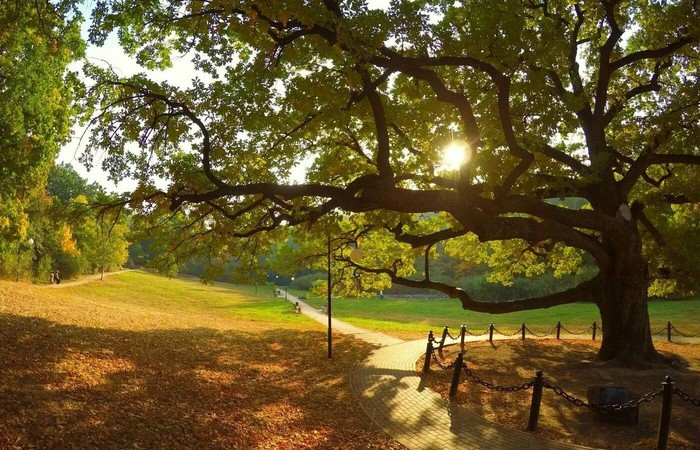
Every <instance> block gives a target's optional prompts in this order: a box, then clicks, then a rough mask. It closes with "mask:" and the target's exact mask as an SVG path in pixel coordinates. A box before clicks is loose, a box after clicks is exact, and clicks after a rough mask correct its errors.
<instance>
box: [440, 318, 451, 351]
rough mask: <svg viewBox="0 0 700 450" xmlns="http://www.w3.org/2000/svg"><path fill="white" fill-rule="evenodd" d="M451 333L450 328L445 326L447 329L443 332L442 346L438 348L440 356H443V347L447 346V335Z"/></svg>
mask: <svg viewBox="0 0 700 450" xmlns="http://www.w3.org/2000/svg"><path fill="white" fill-rule="evenodd" d="M449 332H450V331H449V328H448V327H447V325H445V328H444V329H443V330H442V339H441V340H440V345H439V346H438V351H439V352H440V356H442V347H444V346H445V339H447V333H449Z"/></svg>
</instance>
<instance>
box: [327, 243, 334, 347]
mask: <svg viewBox="0 0 700 450" xmlns="http://www.w3.org/2000/svg"><path fill="white" fill-rule="evenodd" d="M327 281H328V359H333V332H332V325H331V235H330V234H329V235H328V280H327Z"/></svg>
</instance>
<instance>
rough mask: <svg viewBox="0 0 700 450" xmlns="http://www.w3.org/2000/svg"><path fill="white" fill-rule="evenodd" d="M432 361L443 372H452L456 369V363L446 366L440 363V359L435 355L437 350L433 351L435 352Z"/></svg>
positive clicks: (432, 354)
mask: <svg viewBox="0 0 700 450" xmlns="http://www.w3.org/2000/svg"><path fill="white" fill-rule="evenodd" d="M431 359H432V360H433V362H434V363H435V364H436V365H437V366H438V367H439V368H440V369H442V370H452V369H454V368H455V363H454V362H453V363H452V364H445V363H444V362H442V361H440V358H438V357H437V355H436V354H435V349H433V352H432V353H431Z"/></svg>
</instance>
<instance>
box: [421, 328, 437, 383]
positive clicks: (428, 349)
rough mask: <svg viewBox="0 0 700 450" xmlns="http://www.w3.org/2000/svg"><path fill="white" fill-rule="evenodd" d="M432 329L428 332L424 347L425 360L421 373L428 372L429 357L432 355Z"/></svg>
mask: <svg viewBox="0 0 700 450" xmlns="http://www.w3.org/2000/svg"><path fill="white" fill-rule="evenodd" d="M433 339H435V338H434V337H433V330H430V333H428V346H427V347H426V348H425V361H424V362H423V373H428V372H430V358H432V357H433Z"/></svg>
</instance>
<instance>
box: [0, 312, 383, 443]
mask: <svg viewBox="0 0 700 450" xmlns="http://www.w3.org/2000/svg"><path fill="white" fill-rule="evenodd" d="M324 338H325V334H324V333H323V332H315V331H289V330H279V329H270V330H268V331H266V332H263V333H259V334H257V335H252V334H249V333H245V332H244V331H235V330H233V331H216V330H211V329H204V328H199V329H187V330H157V331H145V332H144V331H123V330H112V329H99V328H89V327H77V326H68V325H62V324H57V323H54V322H50V321H47V320H44V319H38V318H27V317H20V316H15V315H8V314H0V373H1V374H2V378H1V379H0V404H2V405H3V407H2V408H0V447H1V448H7V447H12V446H17V447H30V446H36V447H39V448H48V447H68V446H72V447H77V448H126V447H129V448H205V447H206V448H255V447H263V446H267V447H273V448H274V447H279V448H301V447H306V448H311V447H313V448H358V449H359V448H362V449H364V448H395V447H397V444H396V443H394V442H393V441H391V440H389V439H388V438H386V437H385V436H384V435H383V434H381V433H380V432H378V431H376V430H374V431H371V430H370V428H371V426H370V423H369V421H368V419H367V418H365V417H364V415H363V414H362V413H361V411H360V410H359V408H358V405H357V404H356V403H355V402H354V400H353V399H352V398H351V396H350V393H349V390H348V388H347V373H348V372H349V370H350V367H351V366H352V365H353V364H354V363H355V361H357V360H359V359H362V358H364V357H365V356H366V355H367V354H368V353H369V351H370V350H371V347H370V346H368V345H365V344H362V343H359V342H357V341H354V340H352V339H350V338H344V337H338V338H337V339H335V341H334V343H335V348H334V355H335V360H334V361H333V362H329V361H327V360H326V359H325V346H324V342H325V341H324Z"/></svg>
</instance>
